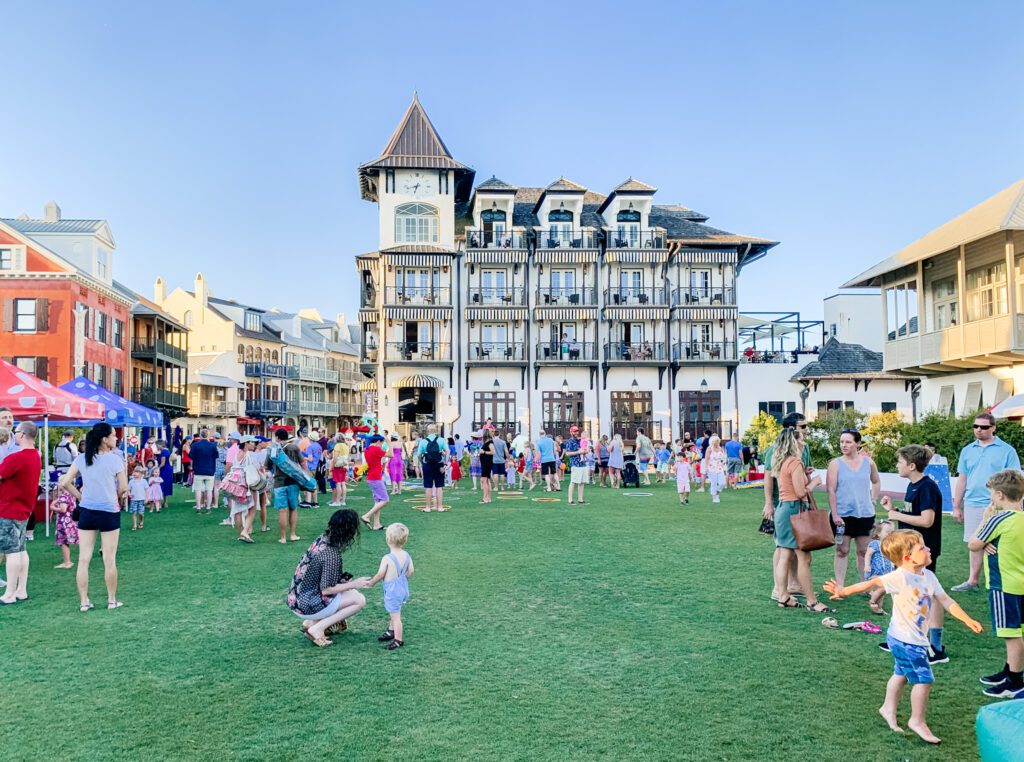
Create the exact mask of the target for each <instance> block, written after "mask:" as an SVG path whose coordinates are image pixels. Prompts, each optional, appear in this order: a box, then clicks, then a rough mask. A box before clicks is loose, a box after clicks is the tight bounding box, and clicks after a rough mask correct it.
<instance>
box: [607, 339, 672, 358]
mask: <svg viewBox="0 0 1024 762" xmlns="http://www.w3.org/2000/svg"><path fill="white" fill-rule="evenodd" d="M604 359H605V360H609V361H612V362H665V345H664V344H663V343H662V342H660V341H641V342H638V343H635V344H627V343H626V342H624V341H621V342H620V341H616V342H612V343H611V344H605V345H604Z"/></svg>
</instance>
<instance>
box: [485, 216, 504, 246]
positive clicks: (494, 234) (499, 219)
mask: <svg viewBox="0 0 1024 762" xmlns="http://www.w3.org/2000/svg"><path fill="white" fill-rule="evenodd" d="M480 221H481V222H482V223H483V226H484V245H485V246H490V245H491V244H495V245H497V246H502V245H504V242H503V240H502V239H504V237H505V210H504V209H484V211H483V212H482V213H481V214H480Z"/></svg>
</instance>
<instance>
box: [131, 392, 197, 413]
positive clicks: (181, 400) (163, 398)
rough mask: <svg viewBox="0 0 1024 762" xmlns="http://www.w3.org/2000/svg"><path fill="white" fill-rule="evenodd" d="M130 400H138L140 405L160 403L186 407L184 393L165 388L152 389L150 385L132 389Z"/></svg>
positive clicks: (167, 405) (183, 408)
mask: <svg viewBox="0 0 1024 762" xmlns="http://www.w3.org/2000/svg"><path fill="white" fill-rule="evenodd" d="M132 402H138V403H139V404H140V405H146V406H148V407H153V406H154V405H162V406H164V407H175V408H179V409H181V410H186V409H188V406H187V404H186V399H185V395H184V393H182V392H172V391H168V390H167V389H154V388H152V387H143V388H136V389H132Z"/></svg>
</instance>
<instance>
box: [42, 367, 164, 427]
mask: <svg viewBox="0 0 1024 762" xmlns="http://www.w3.org/2000/svg"><path fill="white" fill-rule="evenodd" d="M60 388H61V389H64V390H65V391H68V392H71V393H72V394H76V395H78V396H79V397H85V398H86V399H88V400H92V401H93V402H101V403H103V405H104V407H105V408H106V414H105V417H104V420H105V421H106V422H107V423H109V424H110V425H111V426H163V425H164V414H163V413H161V412H160V411H158V410H153V409H151V408H148V407H145V406H143V405H139V404H137V403H135V402H132V401H130V400H126V399H125V398H124V397H122V396H121V395H119V394H114V393H113V392H112V391H110V390H109V389H104V388H103V387H102V386H100V385H99V384H96V383H93V382H92V381H90V380H89V379H87V378H85V377H84V376H79V377H78V378H73V379H71V380H70V381H68V382H67V383H66V384H61V385H60ZM91 423H93V421H70V422H69V425H73V426H83V425H89V424H91Z"/></svg>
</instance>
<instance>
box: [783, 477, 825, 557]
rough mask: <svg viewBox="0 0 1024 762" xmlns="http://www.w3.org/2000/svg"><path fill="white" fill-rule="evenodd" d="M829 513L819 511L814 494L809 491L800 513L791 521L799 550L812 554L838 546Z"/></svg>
mask: <svg viewBox="0 0 1024 762" xmlns="http://www.w3.org/2000/svg"><path fill="white" fill-rule="evenodd" d="M828 513H829V512H828V511H824V510H818V505H817V503H815V502H814V493H812V492H811V491H809V490H808V492H807V497H806V498H805V499H804V501H803V503H802V504H801V506H800V512H799V513H796V514H794V515H793V516H792V517H791V518H790V520H789V523H790V526H792V528H793V537H794V538H796V546H797V548H798V549H799V550H803V551H806V552H811V551H814V550H823V549H825V548H831V547H832V546H833V545H835V544H836V540H835V535H834V534H833V533H832V525H831V524H829V521H828Z"/></svg>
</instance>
